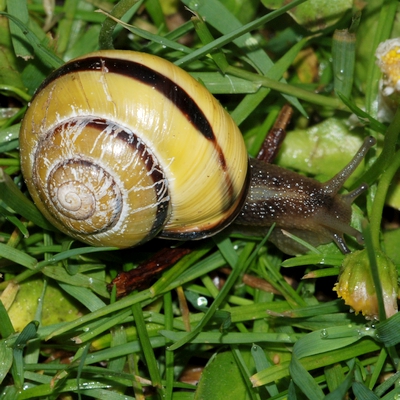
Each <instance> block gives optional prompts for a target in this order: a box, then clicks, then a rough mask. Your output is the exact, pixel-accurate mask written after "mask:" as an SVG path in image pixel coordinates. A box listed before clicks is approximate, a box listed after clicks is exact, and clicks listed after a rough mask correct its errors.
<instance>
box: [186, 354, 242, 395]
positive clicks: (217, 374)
mask: <svg viewBox="0 0 400 400" xmlns="http://www.w3.org/2000/svg"><path fill="white" fill-rule="evenodd" d="M221 374H222V375H221ZM224 377H229V379H224ZM246 394H248V390H247V386H246V384H245V382H244V378H243V376H242V374H241V373H240V368H239V366H238V365H237V363H236V360H235V358H234V356H233V354H232V353H231V352H230V351H225V352H221V353H217V354H216V355H215V356H214V357H213V358H211V359H210V361H209V362H208V363H207V365H206V367H205V368H204V370H203V373H202V374H201V378H200V381H199V384H198V386H197V389H196V393H195V396H194V400H200V399H215V400H223V399H243V398H246Z"/></svg>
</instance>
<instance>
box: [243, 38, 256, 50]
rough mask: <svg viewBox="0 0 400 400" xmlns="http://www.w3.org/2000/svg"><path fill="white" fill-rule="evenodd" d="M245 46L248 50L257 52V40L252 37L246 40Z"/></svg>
mask: <svg viewBox="0 0 400 400" xmlns="http://www.w3.org/2000/svg"><path fill="white" fill-rule="evenodd" d="M245 45H246V47H247V48H248V49H249V50H257V49H258V48H259V47H260V46H259V43H258V41H257V39H255V38H253V37H251V38H248V39H246V42H245Z"/></svg>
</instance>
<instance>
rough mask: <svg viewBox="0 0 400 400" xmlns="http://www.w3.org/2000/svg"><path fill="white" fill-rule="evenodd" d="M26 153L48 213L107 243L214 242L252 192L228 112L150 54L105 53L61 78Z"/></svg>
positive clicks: (38, 105) (45, 90) (39, 97)
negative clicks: (206, 239)
mask: <svg viewBox="0 0 400 400" xmlns="http://www.w3.org/2000/svg"><path fill="white" fill-rule="evenodd" d="M20 146H21V166H22V172H23V175H24V178H25V180H26V184H27V186H28V189H29V192H30V194H31V196H32V198H33V200H34V201H35V203H36V205H37V207H38V208H39V209H40V211H41V212H42V213H43V214H44V215H45V216H46V217H47V218H48V219H49V220H50V222H52V223H53V224H54V225H55V226H56V227H57V228H59V229H60V230H61V231H63V232H64V233H66V234H68V235H70V236H72V237H74V238H76V239H78V240H81V241H83V242H86V243H88V244H92V245H97V246H99V245H101V246H117V247H120V248H123V247H130V246H134V245H137V244H139V243H142V242H145V241H148V240H150V239H151V238H153V237H154V236H156V235H159V236H161V237H165V238H179V239H198V238H203V237H206V236H209V235H211V234H214V233H216V232H218V231H220V230H222V229H224V228H225V227H226V226H227V225H229V224H230V223H231V221H232V220H233V219H235V218H236V216H237V215H238V213H239V212H240V210H241V208H242V205H243V202H244V200H245V196H246V193H247V190H248V181H249V177H248V175H249V173H248V155H247V152H246V148H245V145H244V142H243V140H242V136H241V133H240V131H239V129H238V128H237V126H236V125H235V123H234V122H233V120H232V119H231V117H230V116H229V114H228V113H227V112H226V111H225V110H224V109H223V108H222V107H221V105H220V104H219V103H218V102H217V101H216V100H215V99H214V97H213V96H212V95H211V94H210V93H209V92H208V91H207V90H206V89H205V88H204V87H203V86H202V85H201V84H199V83H198V82H197V81H196V80H194V79H193V78H192V77H191V76H190V75H189V74H187V73H186V72H184V71H183V70H181V69H180V68H178V67H176V66H174V65H173V64H171V63H169V62H168V61H165V60H163V59H161V58H158V57H155V56H152V55H148V54H143V53H137V52H130V51H117V50H112V51H101V52H96V53H92V54H89V55H86V56H84V57H81V58H78V59H75V60H72V61H70V62H68V63H66V64H65V65H64V66H62V67H61V68H60V69H58V70H56V71H55V72H53V73H52V74H51V75H50V76H49V77H48V78H47V79H46V80H45V81H44V82H43V84H42V85H41V86H40V88H39V89H38V91H37V92H36V94H35V96H34V98H33V100H32V102H31V104H30V107H29V109H28V111H27V113H26V115H25V117H24V120H23V123H22V126H21V132H20Z"/></svg>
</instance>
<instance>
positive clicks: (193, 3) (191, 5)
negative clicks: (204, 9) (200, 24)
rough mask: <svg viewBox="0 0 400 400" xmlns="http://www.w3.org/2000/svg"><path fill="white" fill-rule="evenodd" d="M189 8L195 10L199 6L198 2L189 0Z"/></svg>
mask: <svg viewBox="0 0 400 400" xmlns="http://www.w3.org/2000/svg"><path fill="white" fill-rule="evenodd" d="M188 7H189V9H191V10H193V11H196V10H197V9H198V8H199V3H197V1H195V0H194V1H191V2H189V4H188Z"/></svg>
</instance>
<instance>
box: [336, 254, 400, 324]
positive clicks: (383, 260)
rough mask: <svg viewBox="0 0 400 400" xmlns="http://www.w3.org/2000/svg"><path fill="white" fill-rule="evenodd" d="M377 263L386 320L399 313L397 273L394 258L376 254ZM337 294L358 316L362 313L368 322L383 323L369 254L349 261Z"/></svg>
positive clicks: (353, 256) (345, 266) (345, 261)
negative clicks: (378, 321) (378, 320)
mask: <svg viewBox="0 0 400 400" xmlns="http://www.w3.org/2000/svg"><path fill="white" fill-rule="evenodd" d="M376 261H377V265H378V272H379V278H380V281H381V286H382V295H383V302H384V306H385V312H386V317H387V318H389V317H390V316H392V315H393V314H395V313H396V312H397V293H398V283H397V269H396V266H395V265H394V263H393V262H392V261H391V260H390V258H389V257H387V256H386V255H385V254H384V253H382V252H380V251H379V252H377V254H376ZM333 290H335V291H336V292H337V294H338V296H339V297H341V298H342V299H343V300H344V301H345V303H346V304H347V305H349V306H350V307H351V308H352V309H353V310H354V311H355V313H356V314H358V313H359V312H361V313H362V314H363V315H364V316H365V318H367V319H371V320H377V319H379V311H378V299H377V296H376V290H375V285H374V281H373V278H372V274H371V268H370V265H369V259H368V254H367V251H366V250H361V251H356V252H354V253H351V254H348V255H347V256H346V257H345V259H344V261H343V265H342V269H341V272H340V275H339V282H338V283H336V284H335V287H334V288H333Z"/></svg>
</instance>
